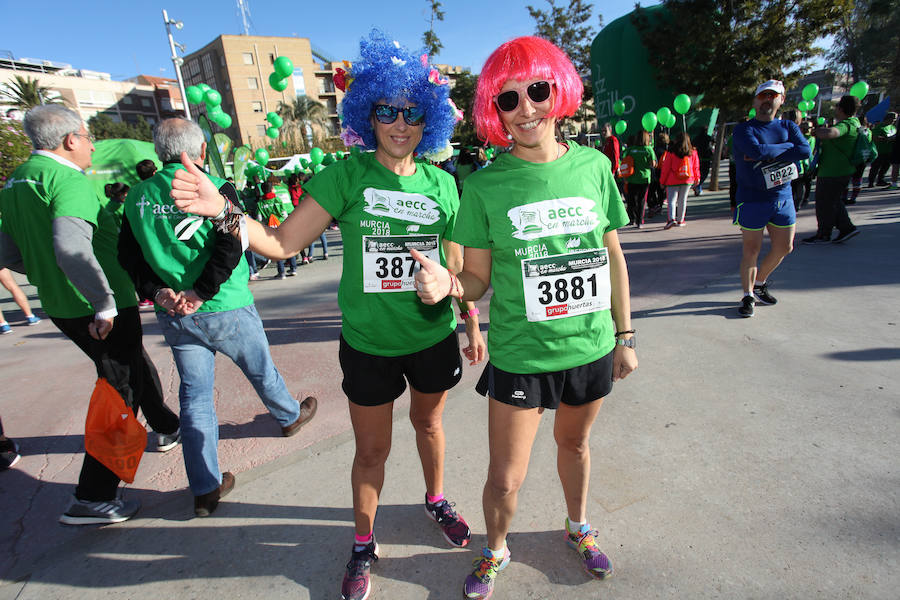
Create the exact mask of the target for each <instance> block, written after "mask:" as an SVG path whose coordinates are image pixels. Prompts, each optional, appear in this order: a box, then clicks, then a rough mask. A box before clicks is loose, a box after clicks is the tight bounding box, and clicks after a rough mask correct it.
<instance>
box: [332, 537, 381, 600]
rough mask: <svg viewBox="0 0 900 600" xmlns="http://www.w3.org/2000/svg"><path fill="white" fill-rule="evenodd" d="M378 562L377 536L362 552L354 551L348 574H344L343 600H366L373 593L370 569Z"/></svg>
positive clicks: (348, 565)
mask: <svg viewBox="0 0 900 600" xmlns="http://www.w3.org/2000/svg"><path fill="white" fill-rule="evenodd" d="M376 560H378V542H376V541H375V536H372V541H371V542H369V543H368V545H367V546H366V547H365V548H363V549H362V550H356V548H355V547H354V549H353V556H351V557H350V562H348V563H347V572H346V573H344V581H343V583H341V598H342V599H343V600H366V598H368V597H369V592H371V591H372V584H371V582H370V581H369V569H370V568H371V567H372V563H373V562H375V561H376Z"/></svg>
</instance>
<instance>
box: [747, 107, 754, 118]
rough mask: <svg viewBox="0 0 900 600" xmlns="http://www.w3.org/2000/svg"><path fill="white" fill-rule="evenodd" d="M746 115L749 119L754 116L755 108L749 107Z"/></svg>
mask: <svg viewBox="0 0 900 600" xmlns="http://www.w3.org/2000/svg"><path fill="white" fill-rule="evenodd" d="M747 116H748V117H750V118H751V119H752V118H753V117H755V116H756V109H755V108H751V109H750V112H748V113H747Z"/></svg>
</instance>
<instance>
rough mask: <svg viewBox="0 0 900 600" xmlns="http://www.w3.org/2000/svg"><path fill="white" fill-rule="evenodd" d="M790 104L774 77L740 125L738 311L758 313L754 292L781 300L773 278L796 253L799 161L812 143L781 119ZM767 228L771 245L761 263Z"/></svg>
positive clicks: (736, 143) (758, 92) (736, 215)
mask: <svg viewBox="0 0 900 600" xmlns="http://www.w3.org/2000/svg"><path fill="white" fill-rule="evenodd" d="M783 103H784V84H783V83H782V82H780V81H776V80H770V81H766V82H765V83H763V84H761V85H760V86H759V87H757V88H756V95H755V97H754V98H753V108H755V109H756V116H755V117H754V118H753V119H750V120H749V121H746V122H744V123H738V125H737V126H736V127H735V128H734V137H733V147H734V150H733V151H734V163H735V170H736V176H737V181H738V187H737V196H736V198H735V200H736V203H737V206H736V208H735V210H734V224H735V225H737V226H739V227H740V228H741V237H742V240H743V254H742V257H741V284H742V286H743V291H744V296H743V298H742V299H741V306H740V307H739V308H738V314H740V315H741V316H742V317H752V316H753V312H754V304H755V301H754V295H755V296H756V299H757V300H758V301H759V302H760V303H761V304H775V303H776V302H777V300H776V299H775V297H774V296H772V295H771V294H770V293H769V289H768V278H769V276H770V275H771V274H772V272H773V271H774V270H775V268H776V267H778V265H779V264H781V261H782V260H783V259H784V257H785V256H787V255H788V254H790V252H791V250H792V249H793V242H794V224H795V222H796V220H797V213H796V211H795V210H794V201H793V196H792V194H791V181H792V180H794V179H796V178H797V176H798V173H797V165H796V162H797V161H799V160H803V159H805V158H808V157H809V144H807V143H806V138H804V137H803V134H802V133H801V132H800V128H799V127H797V125H796V123H794V122H792V121H788V120H781V119H775V114H776V113H777V112H778V109H779V108H780V107H781V105H782V104H783ZM763 230H766V231H768V232H769V242H770V244H771V248H770V249H769V253H768V254H766V256H765V257H764V258H763V260H762V264H761V265H759V266H757V260H758V258H759V253H760V250H761V249H762V241H763Z"/></svg>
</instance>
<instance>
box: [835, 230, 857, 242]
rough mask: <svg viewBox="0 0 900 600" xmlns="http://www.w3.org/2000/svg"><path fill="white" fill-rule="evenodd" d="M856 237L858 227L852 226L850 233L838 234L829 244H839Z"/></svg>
mask: <svg viewBox="0 0 900 600" xmlns="http://www.w3.org/2000/svg"><path fill="white" fill-rule="evenodd" d="M857 235H859V227H856V226H854V227H853V229H851V230H850V231H845V232H843V233H838V235H837V237H836V238H834V239H833V240H831V242H832V243H833V244H840V243H842V242H846V241H847V240H849V239H850V238H852V237H856V236H857Z"/></svg>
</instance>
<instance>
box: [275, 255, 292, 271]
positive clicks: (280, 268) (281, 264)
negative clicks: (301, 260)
mask: <svg viewBox="0 0 900 600" xmlns="http://www.w3.org/2000/svg"><path fill="white" fill-rule="evenodd" d="M285 262H287V263H288V266H290V268H291V273H293V272H294V271H296V270H297V257H296V256H292V257H290V258H289V259H288V260H287V261H283V260H279V261H278V262H277V263H275V267H276V268H277V269H278V274H279V275H284V263H285Z"/></svg>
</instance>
